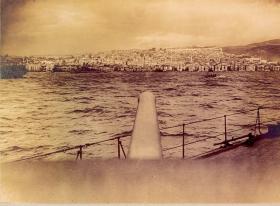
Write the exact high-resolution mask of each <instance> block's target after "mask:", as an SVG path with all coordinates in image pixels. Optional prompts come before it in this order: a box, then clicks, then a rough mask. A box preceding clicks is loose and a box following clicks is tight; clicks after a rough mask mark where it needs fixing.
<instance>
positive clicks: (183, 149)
mask: <svg viewBox="0 0 280 206" xmlns="http://www.w3.org/2000/svg"><path fill="white" fill-rule="evenodd" d="M182 147H183V148H182V153H183V154H182V156H183V159H185V124H183V143H182Z"/></svg>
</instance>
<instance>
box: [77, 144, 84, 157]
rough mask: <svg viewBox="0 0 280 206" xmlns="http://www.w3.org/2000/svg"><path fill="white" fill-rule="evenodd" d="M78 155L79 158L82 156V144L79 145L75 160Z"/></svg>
mask: <svg viewBox="0 0 280 206" xmlns="http://www.w3.org/2000/svg"><path fill="white" fill-rule="evenodd" d="M79 157H80V160H82V158H83V145H80V146H79V150H78V152H77V156H76V160H77V159H78V158H79Z"/></svg>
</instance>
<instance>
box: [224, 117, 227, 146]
mask: <svg viewBox="0 0 280 206" xmlns="http://www.w3.org/2000/svg"><path fill="white" fill-rule="evenodd" d="M224 120H225V144H226V145H227V115H225V116H224Z"/></svg>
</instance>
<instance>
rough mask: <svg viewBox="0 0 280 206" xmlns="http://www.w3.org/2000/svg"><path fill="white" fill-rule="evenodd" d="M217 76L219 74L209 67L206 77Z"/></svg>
mask: <svg viewBox="0 0 280 206" xmlns="http://www.w3.org/2000/svg"><path fill="white" fill-rule="evenodd" d="M216 76H217V74H216V73H214V71H213V70H212V69H209V70H208V72H207V74H206V75H205V76H204V77H205V78H214V77H216Z"/></svg>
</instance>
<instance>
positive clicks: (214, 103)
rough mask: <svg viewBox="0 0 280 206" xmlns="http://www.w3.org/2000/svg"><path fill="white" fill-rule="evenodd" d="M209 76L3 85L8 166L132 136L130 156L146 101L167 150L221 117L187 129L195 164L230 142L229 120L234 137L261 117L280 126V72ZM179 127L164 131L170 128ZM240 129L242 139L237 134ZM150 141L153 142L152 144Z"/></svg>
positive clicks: (119, 75) (91, 152) (102, 148)
mask: <svg viewBox="0 0 280 206" xmlns="http://www.w3.org/2000/svg"><path fill="white" fill-rule="evenodd" d="M205 76H206V74H205V73H203V72H199V73H193V72H181V73H180V72H162V73H156V72H135V73H132V72H131V73H130V72H127V73H125V72H108V73H83V74H70V73H36V72H34V73H28V74H26V75H25V78H23V79H6V80H0V137H1V138H0V151H1V153H0V155H1V162H7V161H12V160H17V159H20V158H24V157H29V156H32V155H38V154H44V153H48V152H52V151H56V150H59V149H63V148H67V147H71V146H75V145H81V144H86V143H91V142H96V141H100V140H104V139H108V138H112V137H116V136H124V138H123V139H122V144H123V145H124V149H125V151H126V152H127V150H128V146H129V142H130V135H129V134H130V132H131V130H132V128H133V123H134V118H135V114H136V109H137V98H138V95H139V94H140V93H141V92H143V91H146V90H149V91H152V92H153V93H154V95H155V96H156V105H157V112H158V119H159V127H160V128H161V143H162V147H163V148H164V149H166V148H170V147H174V146H175V147H176V146H177V145H180V144H182V124H183V123H186V124H188V123H190V122H192V121H199V120H203V119H208V118H213V117H218V116H221V118H218V119H215V120H212V121H206V122H201V123H196V124H188V125H186V126H185V143H191V142H193V141H196V140H201V139H204V138H207V137H212V136H213V137H214V136H217V135H218V136H217V137H215V138H212V139H207V140H205V141H201V142H198V143H195V144H190V145H186V151H185V154H186V156H187V157H192V156H194V155H196V154H199V153H201V152H204V151H207V150H210V149H212V148H213V144H214V143H217V142H220V141H223V140H224V134H223V133H224V129H225V128H224V118H223V115H225V114H232V113H236V112H244V113H242V114H239V115H232V116H228V117H227V131H228V134H227V136H228V138H232V137H238V136H240V135H243V134H247V133H248V132H254V131H253V130H252V128H253V127H254V126H253V125H254V123H255V121H256V115H257V113H256V111H251V112H248V113H246V112H245V111H247V110H252V109H256V108H257V107H259V106H266V107H268V108H267V109H263V110H260V116H261V121H262V122H270V121H271V120H272V121H271V122H272V123H275V121H273V120H280V73H279V72H221V73H218V75H217V77H213V78H206V77H205ZM174 125H175V126H176V125H179V126H178V127H174V128H170V129H163V128H166V127H170V126H174ZM233 130H238V131H236V132H231V133H230V131H233ZM147 138H149V137H147ZM181 153H182V148H181V147H178V148H176V149H173V150H168V151H163V156H164V157H165V158H180V157H181ZM75 155H76V151H68V152H65V153H58V154H55V155H51V156H48V157H46V158H45V159H48V160H64V159H71V160H72V159H75V157H76V156H75ZM115 157H117V142H116V141H109V142H104V143H101V144H99V145H95V146H92V147H89V148H86V149H84V151H83V158H84V159H93V158H115Z"/></svg>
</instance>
